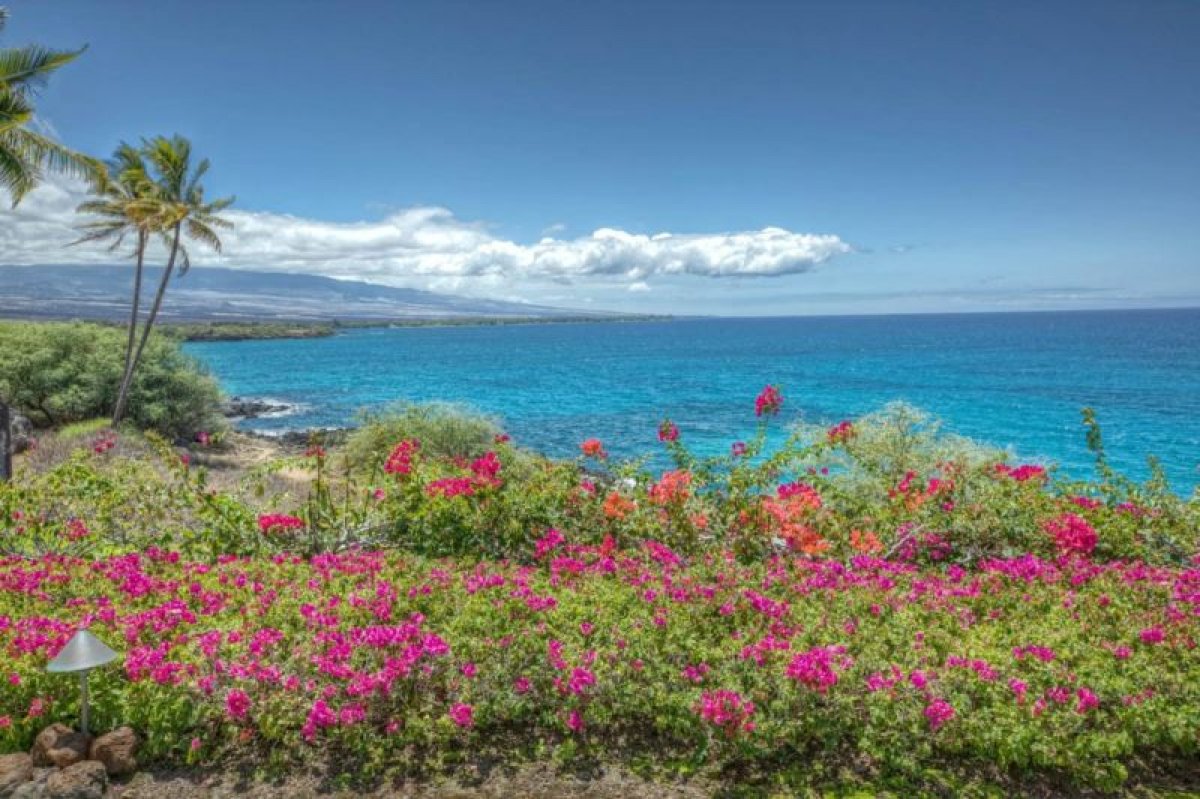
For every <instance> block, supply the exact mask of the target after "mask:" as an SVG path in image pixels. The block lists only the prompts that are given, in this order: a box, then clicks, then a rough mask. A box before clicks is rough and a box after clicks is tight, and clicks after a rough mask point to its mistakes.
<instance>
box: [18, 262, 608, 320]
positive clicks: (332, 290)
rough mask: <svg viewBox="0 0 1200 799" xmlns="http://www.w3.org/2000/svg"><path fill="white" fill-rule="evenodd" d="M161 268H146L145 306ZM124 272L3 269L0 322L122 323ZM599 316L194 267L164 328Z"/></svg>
mask: <svg viewBox="0 0 1200 799" xmlns="http://www.w3.org/2000/svg"><path fill="white" fill-rule="evenodd" d="M161 274H162V272H161V270H160V269H157V268H154V269H147V275H146V278H145V280H146V285H147V293H148V295H149V296H148V298H147V301H148V300H149V298H150V297H152V296H153V292H154V288H155V286H157V283H158V279H159V276H160V275H161ZM132 287H133V269H132V267H129V266H0V316H7V317H25V318H41V319H105V320H121V319H125V318H126V316H127V315H128V313H129V295H130V291H131V290H132ZM584 315H587V316H597V315H603V314H596V313H593V312H591V311H589V312H587V313H586V314H585V313H583V312H580V311H572V310H566V309H562V308H548V307H545V306H540V305H525V304H523V303H516V302H503V301H500V300H485V299H475V298H471V297H459V296H455V295H450V294H437V293H434V292H431V291H420V290H418V289H402V288H393V287H391V286H381V285H378V284H375V283H362V282H358V281H348V280H333V279H332V278H327V277H319V276H317V275H298V274H284V273H278V272H253V271H248V270H240V269H219V268H212V267H196V268H194V269H192V270H191V271H190V272H188V273H187V275H186V276H184V277H182V278H176V279H173V280H172V281H171V287H170V289H168V291H167V297H166V300H164V302H163V309H162V318H163V319H165V320H167V321H222V320H227V321H271V320H281V321H332V320H335V319H336V320H341V321H369V320H388V319H439V318H448V317H471V316H480V317H526V316H528V317H550V316H553V317H563V316H584Z"/></svg>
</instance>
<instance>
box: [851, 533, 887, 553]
mask: <svg viewBox="0 0 1200 799" xmlns="http://www.w3.org/2000/svg"><path fill="white" fill-rule="evenodd" d="M850 546H851V547H852V548H853V549H854V551H855V552H861V553H862V554H864V555H876V554H878V553H880V552H882V551H883V542H882V541H880V540H879V536H877V535H875V533H873V532H870V531H867V532H863V531H862V530H851V531H850Z"/></svg>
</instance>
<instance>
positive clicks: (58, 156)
mask: <svg viewBox="0 0 1200 799" xmlns="http://www.w3.org/2000/svg"><path fill="white" fill-rule="evenodd" d="M9 134H10V135H11V137H12V142H13V149H14V150H15V151H16V152H17V153H18V154H19V155H21V156H22V157H23V158H25V160H26V161H28V162H30V163H33V164H35V165H37V166H38V167H39V168H43V169H48V170H50V171H52V172H60V173H62V174H65V175H70V176H72V177H77V178H82V179H84V180H93V181H94V180H95V179H96V178H97V176H99V175H103V174H104V172H105V170H104V164H102V163H101V162H100V161H98V160H96V159H95V158H92V157H91V156H90V155H84V154H83V153H78V152H76V151H74V150H72V149H70V148H69V147H65V146H63V145H62V144H59V143H58V142H56V141H54V140H53V139H51V138H49V137H47V136H43V135H42V134H40V133H34V132H33V131H31V130H14V131H9Z"/></svg>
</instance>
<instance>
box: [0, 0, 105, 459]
mask: <svg viewBox="0 0 1200 799" xmlns="http://www.w3.org/2000/svg"><path fill="white" fill-rule="evenodd" d="M7 20H8V11H7V9H5V8H3V7H0V31H3V30H4V23H5V22H6V21H7ZM81 52H83V51H82V50H76V51H74V52H70V51H59V50H49V49H47V48H45V47H38V46H37V45H29V46H27V47H15V48H9V49H0V189H2V190H5V191H7V192H8V194H9V196H11V197H12V204H13V207H16V205H17V203H19V202H20V201H21V198H22V197H24V196H25V195H26V194H28V193H29V191H30V190H31V189H33V187H34V186H36V185H37V184H38V182H39V181H40V180H41V178H42V175H43V174H44V172H45V170H47V169H50V170H53V171H56V172H65V173H67V174H71V175H75V176H77V177H84V178H88V179H91V180H93V181H103V179H104V170H103V168H102V167H101V165H100V164H99V162H97V161H96V160H95V159H93V158H89V157H88V156H86V155H82V154H80V153H77V152H75V151H74V150H70V149H67V148H66V147H63V146H62V145H61V144H59V143H58V142H56V141H54V140H53V139H49V138H47V137H45V136H43V135H42V134H40V133H35V132H33V131H32V130H30V129H29V126H30V125H31V124H32V123H33V121H34V108H33V94H34V93H35V92H36V91H37V89H39V88H41V86H42V85H43V84H44V83H45V82H46V78H47V77H48V76H49V75H50V73H51V72H53V71H54V70H56V69H58V68H59V67H61V66H62V65H63V64H66V63H68V62H70V61H72V60H74V59H75V58H76V57H77V56H78V55H79V54H80V53H81ZM8 425H9V409H8V405H7V404H5V402H4V399H3V398H2V397H0V482H4V481H5V480H8V479H9V477H10V476H11V475H12V452H11V448H10V440H9V439H10V436H9V428H8Z"/></svg>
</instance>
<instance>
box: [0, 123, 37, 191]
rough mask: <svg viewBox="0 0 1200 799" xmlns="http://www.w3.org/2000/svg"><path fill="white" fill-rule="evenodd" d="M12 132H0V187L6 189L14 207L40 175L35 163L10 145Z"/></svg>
mask: <svg viewBox="0 0 1200 799" xmlns="http://www.w3.org/2000/svg"><path fill="white" fill-rule="evenodd" d="M14 132H15V131H10V132H9V133H6V134H0V188H3V189H6V190H7V191H8V193H9V195H11V197H12V204H13V207H14V208H16V207H17V203H19V202H20V201H21V198H22V197H24V196H25V195H26V194H28V193H29V191H30V190H32V189H33V187H34V186H36V185H37V181H38V178H39V177H40V175H39V173H38V171H37V167H36V165H34V164H31V163H29V162H28V161H26V160H25V159H24V158H22V157H21V154H20V152H19V151H18V150H17V149H16V148H14V147H13V146H11V144H10V142H9V139H10V138H11V137H12V134H13V133H14Z"/></svg>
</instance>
